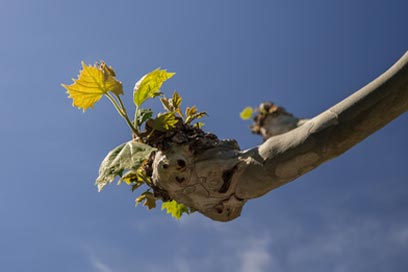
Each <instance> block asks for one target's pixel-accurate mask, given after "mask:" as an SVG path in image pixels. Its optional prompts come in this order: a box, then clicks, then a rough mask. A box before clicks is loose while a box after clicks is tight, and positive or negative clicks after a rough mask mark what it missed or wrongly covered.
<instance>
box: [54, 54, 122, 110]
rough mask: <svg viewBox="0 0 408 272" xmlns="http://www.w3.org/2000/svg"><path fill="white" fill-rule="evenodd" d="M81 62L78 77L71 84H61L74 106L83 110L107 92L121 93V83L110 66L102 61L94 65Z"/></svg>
mask: <svg viewBox="0 0 408 272" xmlns="http://www.w3.org/2000/svg"><path fill="white" fill-rule="evenodd" d="M81 64H82V70H81V71H80V73H79V76H78V79H76V80H74V83H73V84H71V85H65V84H62V86H63V87H64V88H65V89H66V90H67V93H68V94H69V96H68V98H72V100H73V102H72V104H73V105H74V106H75V107H78V108H80V109H81V108H82V109H83V110H84V111H85V110H87V109H89V108H92V107H93V105H94V104H95V103H96V102H98V101H99V99H101V97H102V96H103V95H104V94H106V93H108V92H113V93H115V94H116V95H120V94H123V89H122V83H121V82H120V81H118V80H116V78H115V71H113V69H112V67H108V66H107V65H106V64H105V62H103V61H102V62H101V64H98V63H96V64H95V65H94V66H90V65H86V64H85V63H84V62H82V63H81Z"/></svg>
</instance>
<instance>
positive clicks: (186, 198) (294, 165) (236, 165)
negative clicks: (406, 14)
mask: <svg viewBox="0 0 408 272" xmlns="http://www.w3.org/2000/svg"><path fill="white" fill-rule="evenodd" d="M407 110H408V52H407V53H406V54H405V55H404V56H403V57H402V58H401V59H400V60H399V61H398V62H397V63H396V64H394V65H393V66H392V67H391V68H390V69H389V70H388V71H386V72H385V73H384V74H383V75H381V76H380V77H378V78H377V79H376V80H374V81H372V82H371V83H370V84H368V85H367V86H365V87H364V88H362V89H361V90H359V91H358V92H356V93H354V94H353V95H351V96H349V97H348V98H346V99H344V100H343V101H341V102H340V103H338V104H337V105H335V106H334V107H332V108H330V109H328V110H327V111H325V112H323V113H321V114H319V115H318V116H316V117H314V118H313V119H310V120H308V121H305V123H304V124H303V125H301V126H299V127H298V128H296V129H293V130H291V131H289V132H286V133H284V134H280V135H277V136H273V137H271V138H269V139H268V140H266V141H265V142H264V143H263V144H261V145H260V146H257V147H254V148H252V149H249V150H244V151H240V150H239V148H238V147H237V144H236V143H235V142H234V141H219V140H216V139H215V138H214V139H213V138H211V137H210V138H208V139H206V138H202V142H201V143H200V144H197V143H198V142H197V141H193V142H191V141H190V142H188V143H187V144H186V143H183V144H177V143H176V142H175V143H173V144H171V145H170V148H169V150H167V151H166V152H162V151H160V152H157V153H156V155H155V158H154V161H153V175H152V177H153V183H154V184H155V185H156V186H158V187H159V188H162V189H164V190H165V191H166V192H167V193H168V194H169V196H170V197H171V198H172V199H175V200H177V201H178V202H181V203H183V204H185V205H187V206H189V207H191V208H194V209H196V210H198V211H199V212H200V213H202V214H204V215H205V216H207V217H210V218H212V219H214V220H218V221H229V220H232V219H234V218H236V217H238V216H239V215H240V213H241V210H242V207H243V206H244V204H245V203H246V201H247V200H249V199H252V198H256V197H260V196H262V195H264V194H266V193H268V192H270V191H271V190H273V189H275V188H277V187H279V186H282V185H284V184H286V183H288V182H290V181H292V180H294V179H296V178H297V177H299V176H301V175H303V174H305V173H306V172H308V171H310V170H312V169H314V168H316V167H318V166H319V165H320V164H322V163H323V162H325V161H328V160H330V159H333V158H335V157H337V156H339V155H340V154H342V153H344V152H346V151H347V150H348V149H350V148H351V147H352V146H354V145H356V144H357V143H359V142H360V141H362V140H363V139H365V138H366V137H368V136H369V135H371V134H372V133H374V132H375V131H377V130H378V129H380V128H382V127H383V126H385V125H386V124H388V123H389V122H391V121H392V120H393V119H395V118H396V117H398V116H399V115H401V114H403V113H404V112H406V111H407ZM197 145H198V147H197ZM200 145H204V146H205V148H204V149H202V148H200ZM198 149H199V150H200V152H192V150H198ZM201 150H203V151H201Z"/></svg>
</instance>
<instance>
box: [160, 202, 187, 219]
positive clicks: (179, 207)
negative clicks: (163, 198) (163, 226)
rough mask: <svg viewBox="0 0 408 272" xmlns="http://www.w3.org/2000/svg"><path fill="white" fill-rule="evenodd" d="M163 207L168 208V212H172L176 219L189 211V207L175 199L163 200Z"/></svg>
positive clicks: (163, 208)
mask: <svg viewBox="0 0 408 272" xmlns="http://www.w3.org/2000/svg"><path fill="white" fill-rule="evenodd" d="M161 209H162V210H166V211H167V213H168V214H171V216H173V217H175V218H176V219H180V217H181V216H182V215H183V213H189V210H188V207H186V206H185V205H183V204H181V203H178V202H177V201H175V200H172V201H167V202H163V203H162V208H161Z"/></svg>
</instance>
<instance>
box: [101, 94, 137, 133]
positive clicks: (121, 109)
mask: <svg viewBox="0 0 408 272" xmlns="http://www.w3.org/2000/svg"><path fill="white" fill-rule="evenodd" d="M105 95H106V97H107V98H108V99H109V100H110V101H111V102H112V104H113V106H114V107H115V109H116V110H117V111H118V113H119V115H120V116H122V117H123V119H125V121H126V123H127V124H128V126H129V127H130V129H131V130H132V132H134V133H135V134H136V135H138V136H139V131H138V130H137V129H136V128H135V127H134V126H133V124H132V122H131V121H130V119H129V116H128V114H127V112H126V108H125V105H124V104H123V102H122V99H121V98H120V96H119V95H117V94H115V96H116V98H117V100H118V101H119V104H118V102H117V101H116V99H115V98H114V97H113V96H112V95H111V94H110V93H105Z"/></svg>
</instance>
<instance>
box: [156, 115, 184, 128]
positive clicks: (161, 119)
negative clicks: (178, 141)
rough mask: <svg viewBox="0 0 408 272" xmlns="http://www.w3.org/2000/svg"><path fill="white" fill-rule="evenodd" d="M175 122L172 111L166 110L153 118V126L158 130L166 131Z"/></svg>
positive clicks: (174, 124) (172, 126) (173, 125)
mask: <svg viewBox="0 0 408 272" xmlns="http://www.w3.org/2000/svg"><path fill="white" fill-rule="evenodd" d="M177 122H178V120H177V119H176V115H175V113H174V112H166V113H164V114H161V115H159V116H157V118H156V119H154V120H153V128H154V129H156V130H158V131H167V130H170V129H172V128H174V127H175V126H176V124H177Z"/></svg>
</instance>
